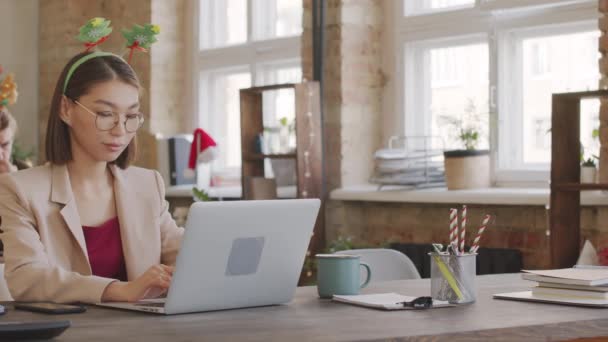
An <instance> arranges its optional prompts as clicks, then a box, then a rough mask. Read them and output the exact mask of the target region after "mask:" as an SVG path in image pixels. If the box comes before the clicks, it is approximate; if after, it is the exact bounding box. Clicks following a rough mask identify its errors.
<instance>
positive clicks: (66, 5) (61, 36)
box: [38, 0, 190, 167]
mask: <svg viewBox="0 0 608 342" xmlns="http://www.w3.org/2000/svg"><path fill="white" fill-rule="evenodd" d="M186 3H187V1H186V0H174V1H161V0H100V1H80V0H53V1H40V2H39V17H40V26H39V42H38V49H39V65H40V69H39V104H40V105H39V114H38V117H39V122H40V126H39V131H40V140H39V147H40V151H41V154H42V155H43V154H44V152H43V151H44V140H45V136H46V122H47V119H48V113H49V109H50V103H51V98H52V95H53V90H54V87H55V83H56V82H57V78H58V77H59V74H60V72H61V70H62V68H63V67H64V65H65V64H66V63H67V62H68V60H69V59H70V58H71V57H72V56H74V55H75V54H77V53H79V52H81V51H83V50H84V49H83V47H82V44H80V42H78V41H77V40H76V39H75V38H74V37H75V36H76V35H77V32H78V28H79V27H80V26H82V25H83V24H84V23H85V22H86V21H87V20H88V19H90V18H92V17H105V18H107V19H109V20H111V21H112V27H113V28H114V31H113V33H112V35H111V36H110V38H109V39H108V41H107V42H105V43H104V44H103V45H102V47H101V49H103V50H105V51H111V52H115V53H119V52H121V51H123V50H124V38H123V37H122V35H121V34H120V30H121V29H123V28H130V27H131V26H132V25H133V24H136V23H137V24H145V23H149V22H153V21H154V20H157V21H159V24H160V25H161V34H160V35H159V42H158V43H156V44H155V45H154V46H153V47H152V49H151V51H150V53H148V54H144V53H137V55H136V57H134V58H133V62H132V65H133V68H134V69H135V71H136V72H137V75H138V76H139V79H140V81H141V84H142V88H143V92H142V94H143V96H142V98H141V99H140V101H141V109H142V111H143V112H144V113H145V114H146V121H145V124H144V127H143V128H142V130H141V131H140V132H138V138H139V139H140V140H143V141H144V143H142V144H140V155H139V158H138V164H139V165H142V166H146V167H155V158H154V156H155V151H153V146H154V145H153V144H150V143H149V141H150V137H151V134H154V133H175V132H178V131H183V130H184V129H185V127H183V126H182V125H183V124H182V123H189V121H187V120H184V119H183V117H185V116H186V115H190V113H188V111H187V110H186V109H185V102H184V101H187V100H186V99H187V96H184V94H187V93H186V92H185V90H184V89H185V87H188V85H189V83H188V82H186V81H184V80H185V79H186V76H185V75H186V74H188V73H187V72H186V70H185V69H184V68H185V67H184V65H186V63H185V62H184V58H185V56H187V53H183V52H182V50H181V47H183V46H184V44H186V43H185V42H187V39H188V37H187V36H186V35H185V34H183V33H184V32H185V30H186V29H185V26H184V25H185V23H186V22H187V21H186V20H184V19H185V18H186V17H187V16H188V14H187V8H186V6H185V4H186ZM153 78H154V86H152V85H151V81H152V79H153ZM41 161H42V160H41Z"/></svg>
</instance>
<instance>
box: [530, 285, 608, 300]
mask: <svg viewBox="0 0 608 342" xmlns="http://www.w3.org/2000/svg"><path fill="white" fill-rule="evenodd" d="M532 295H534V296H559V297H563V298H569V299H605V300H608V293H606V292H598V291H585V290H573V289H558V288H554V287H542V286H537V287H534V288H532Z"/></svg>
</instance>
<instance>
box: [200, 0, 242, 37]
mask: <svg viewBox="0 0 608 342" xmlns="http://www.w3.org/2000/svg"><path fill="white" fill-rule="evenodd" d="M199 3H200V6H199V7H200V11H201V13H200V25H199V30H200V36H201V46H202V48H216V47H222V46H226V45H233V44H241V43H244V42H246V41H247V0H200V2H199Z"/></svg>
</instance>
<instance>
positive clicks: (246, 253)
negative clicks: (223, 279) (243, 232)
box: [226, 237, 264, 276]
mask: <svg viewBox="0 0 608 342" xmlns="http://www.w3.org/2000/svg"><path fill="white" fill-rule="evenodd" d="M263 249H264V237H252V238H238V239H234V240H233V241H232V248H231V249H230V255H229V256H228V265H227V266H226V275H227V276H238V275H248V274H254V273H256V272H257V271H258V265H259V264H260V258H261V256H262V250H263Z"/></svg>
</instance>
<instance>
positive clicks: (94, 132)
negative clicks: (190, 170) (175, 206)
mask: <svg viewBox="0 0 608 342" xmlns="http://www.w3.org/2000/svg"><path fill="white" fill-rule="evenodd" d="M66 78H67V80H66ZM139 90H140V85H139V81H138V79H137V76H136V75H135V72H134V71H133V69H132V68H131V67H130V66H129V65H128V64H127V63H126V62H125V61H124V60H123V59H121V58H120V57H117V56H115V55H112V54H109V53H103V52H94V53H89V52H85V53H81V54H79V55H77V56H75V57H74V58H72V60H71V61H70V62H68V64H67V65H66V66H65V68H64V70H63V72H62V73H61V76H60V77H59V80H58V82H57V85H56V88H55V93H54V96H53V100H52V104H51V110H50V116H49V121H48V126H47V135H46V159H47V160H48V163H47V164H46V165H44V166H40V167H35V168H31V169H28V170H24V171H21V172H17V173H11V174H6V175H2V176H0V217H1V218H2V225H1V229H2V231H3V232H2V233H1V234H0V239H1V240H2V241H3V242H4V259H5V265H6V271H5V278H6V280H7V283H8V287H9V289H10V292H11V295H12V296H13V298H14V299H15V300H18V301H52V302H87V303H94V302H100V301H137V300H140V299H143V298H150V297H155V296H158V295H160V294H163V293H164V292H166V290H167V289H168V288H169V284H170V283H171V277H172V272H173V267H172V266H171V265H173V264H174V263H175V258H176V255H177V251H178V248H179V245H180V242H181V238H182V236H183V229H182V228H179V227H177V226H176V225H175V222H174V221H173V219H172V218H171V216H170V214H169V212H168V205H167V202H166V201H165V199H164V197H165V193H164V184H163V181H162V178H161V176H160V175H159V174H158V173H157V172H155V171H151V170H146V169H142V168H137V167H133V166H130V164H131V162H132V161H133V160H134V158H135V153H136V141H135V139H134V138H135V131H136V130H137V129H138V128H139V127H141V125H142V123H143V115H142V114H141V113H140V112H139V106H140V103H139Z"/></svg>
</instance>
